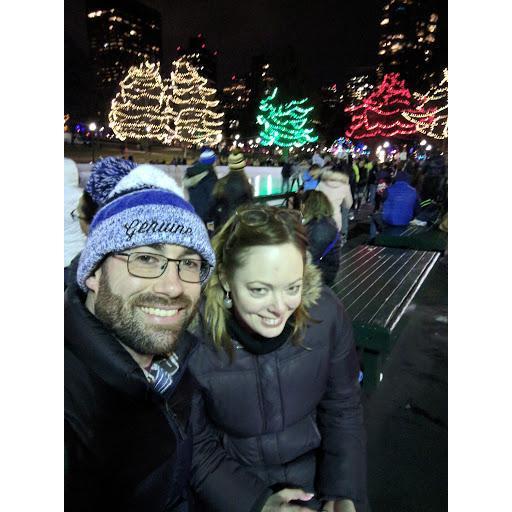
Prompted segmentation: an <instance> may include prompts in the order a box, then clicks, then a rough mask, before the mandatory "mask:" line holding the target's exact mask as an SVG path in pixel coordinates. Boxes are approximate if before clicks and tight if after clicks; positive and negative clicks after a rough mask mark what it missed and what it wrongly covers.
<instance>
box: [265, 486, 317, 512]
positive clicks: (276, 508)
mask: <svg viewBox="0 0 512 512" xmlns="http://www.w3.org/2000/svg"><path fill="white" fill-rule="evenodd" d="M313 496H314V494H312V493H309V492H304V491H303V490H302V489H283V490H282V491H279V492H276V493H275V494H272V496H270V497H269V498H268V500H267V501H266V502H265V505H264V506H263V508H262V509H261V512H311V510H310V509H309V508H305V507H301V506H299V505H289V502H290V501H293V500H302V501H309V500H310V499H311V498H312V497H313Z"/></svg>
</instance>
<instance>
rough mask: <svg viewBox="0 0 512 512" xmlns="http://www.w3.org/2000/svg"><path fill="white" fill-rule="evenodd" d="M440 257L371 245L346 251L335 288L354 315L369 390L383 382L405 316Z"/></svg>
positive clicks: (436, 253)
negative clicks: (383, 373) (381, 379)
mask: <svg viewBox="0 0 512 512" xmlns="http://www.w3.org/2000/svg"><path fill="white" fill-rule="evenodd" d="M439 256H440V253H439V252H433V251H416V250H410V249H399V248H392V247H376V246H369V245H361V246H358V247H356V248H354V249H352V250H351V251H349V252H347V253H346V254H344V255H342V257H341V261H340V270H339V272H338V275H337V276H336V281H335V283H334V284H333V285H332V289H333V291H334V292H335V293H336V295H337V296H338V297H339V299H340V300H341V301H342V303H343V305H344V306H345V309H346V310H347V312H348V314H349V316H350V318H351V319H352V326H353V329H354V337H355V342H356V347H357V350H358V353H359V358H360V362H361V366H362V370H363V387H364V389H365V390H366V391H372V390H373V389H374V388H375V387H376V386H377V384H378V383H379V381H380V376H381V372H382V366H383V363H384V361H385V359H386V357H387V356H388V355H389V353H390V352H391V349H392V346H393V344H394V342H395V340H396V338H397V337H398V333H399V330H401V329H398V328H397V327H398V326H399V322H400V319H401V318H402V316H403V314H404V312H405V310H406V309H407V307H408V305H409V304H410V303H411V301H412V300H413V298H414V296H415V295H416V293H417V292H418V290H419V289H420V287H421V285H422V283H423V281H424V280H425V279H426V277H427V276H428V274H429V273H430V271H431V270H432V267H433V266H434V264H435V262H436V261H437V259H438V258H439ZM402 323H403V322H402Z"/></svg>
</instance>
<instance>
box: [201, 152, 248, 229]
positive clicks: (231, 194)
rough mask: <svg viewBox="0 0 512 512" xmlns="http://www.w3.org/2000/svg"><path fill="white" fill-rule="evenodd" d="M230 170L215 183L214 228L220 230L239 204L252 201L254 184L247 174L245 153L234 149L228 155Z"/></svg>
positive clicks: (212, 216) (212, 213) (212, 215)
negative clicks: (250, 181) (245, 170)
mask: <svg viewBox="0 0 512 512" xmlns="http://www.w3.org/2000/svg"><path fill="white" fill-rule="evenodd" d="M228 166H229V172H228V174H227V175H226V176H224V177H223V178H221V179H220V180H219V181H217V183H216V184H215V187H214V189H213V205H212V212H211V213H210V215H209V217H210V218H212V219H213V224H214V229H215V231H218V230H219V229H220V228H221V227H222V226H223V225H224V224H225V222H226V221H227V220H228V219H229V217H231V214H232V213H233V212H234V211H235V210H236V209H237V207H238V206H240V205H242V204H244V203H247V202H250V201H252V198H253V195H254V194H253V190H252V186H251V184H250V183H249V180H248V179H247V176H246V175H245V172H244V169H245V158H244V154H243V153H242V152H241V151H239V150H235V151H233V152H232V153H231V154H230V155H229V157H228Z"/></svg>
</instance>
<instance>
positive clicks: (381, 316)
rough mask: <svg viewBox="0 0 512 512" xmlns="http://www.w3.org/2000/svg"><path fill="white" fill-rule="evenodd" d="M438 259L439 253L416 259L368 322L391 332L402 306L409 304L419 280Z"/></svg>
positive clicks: (403, 310)
mask: <svg viewBox="0 0 512 512" xmlns="http://www.w3.org/2000/svg"><path fill="white" fill-rule="evenodd" d="M438 258H439V253H428V252H424V253H423V254H422V255H421V257H420V258H419V259H418V261H417V263H416V265H415V266H414V267H411V268H410V269H409V270H408V271H407V272H406V273H405V275H403V276H402V279H401V280H400V281H399V282H398V283H397V284H396V286H395V289H394V290H393V291H392V292H391V293H390V294H389V295H388V296H387V297H386V299H385V300H384V301H383V302H382V304H381V305H380V307H379V308H378V309H377V310H376V311H375V313H374V314H373V316H372V317H371V318H369V319H368V322H371V323H375V324H377V325H382V326H383V327H386V328H388V329H389V330H390V331H391V330H392V327H391V326H392V325H393V324H394V325H396V323H398V320H399V319H400V318H401V317H402V315H403V313H404V312H405V309H406V307H407V306H404V304H405V303H410V301H411V300H412V298H413V297H410V295H411V294H414V295H415V293H416V291H417V290H418V288H419V284H418V283H419V282H420V280H421V278H422V277H423V275H424V274H425V273H426V274H428V273H429V272H430V269H431V268H432V266H433V264H434V263H435V262H436V260H437V259H438ZM421 282H423V281H421ZM420 284H421V283H420ZM397 317H398V319H397Z"/></svg>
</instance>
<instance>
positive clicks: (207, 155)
mask: <svg viewBox="0 0 512 512" xmlns="http://www.w3.org/2000/svg"><path fill="white" fill-rule="evenodd" d="M199 161H200V162H201V163H202V164H206V165H212V164H213V163H214V162H215V153H214V152H213V151H212V150H211V149H205V150H204V151H203V152H202V153H201V154H200V155H199Z"/></svg>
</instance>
